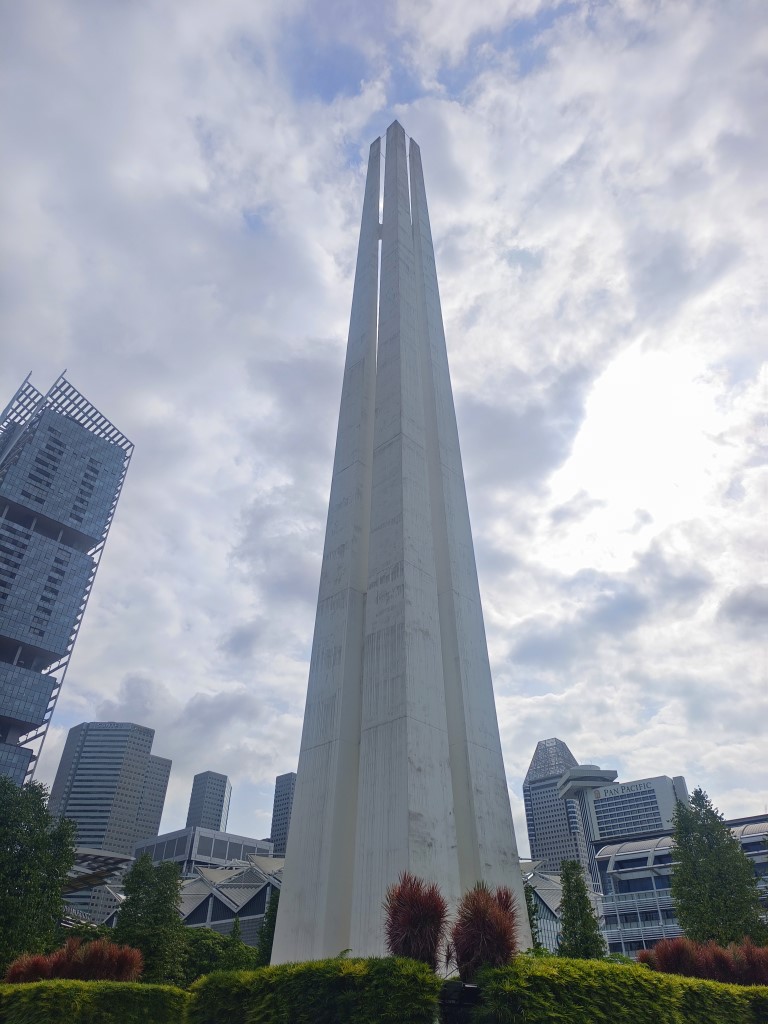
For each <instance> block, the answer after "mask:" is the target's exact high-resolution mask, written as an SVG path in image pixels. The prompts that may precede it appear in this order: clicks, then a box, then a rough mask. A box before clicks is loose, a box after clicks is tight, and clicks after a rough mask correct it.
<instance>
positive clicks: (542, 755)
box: [523, 737, 616, 872]
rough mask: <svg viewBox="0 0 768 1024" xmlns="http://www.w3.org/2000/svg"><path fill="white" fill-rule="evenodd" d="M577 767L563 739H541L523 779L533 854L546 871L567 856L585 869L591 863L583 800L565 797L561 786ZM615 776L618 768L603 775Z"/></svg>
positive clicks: (556, 868) (606, 778)
mask: <svg viewBox="0 0 768 1024" xmlns="http://www.w3.org/2000/svg"><path fill="white" fill-rule="evenodd" d="M576 768H578V762H577V760H576V758H575V757H574V756H573V754H572V753H571V752H570V750H569V749H568V747H567V746H566V744H565V743H563V741H562V740H559V739H557V738H556V737H552V738H551V739H548V740H539V742H538V743H537V744H536V750H535V751H534V754H533V757H532V759H531V763H530V766H529V768H528V771H527V773H526V776H525V779H524V781H523V801H524V803H525V819H526V824H527V826H528V841H529V843H530V846H531V858H532V859H533V860H536V861H541V868H542V870H544V871H554V872H559V871H560V864H561V863H562V861H564V860H577V861H579V863H580V864H582V865H583V867H584V868H585V869H586V868H587V866H588V864H589V851H588V846H587V837H586V836H585V831H584V821H583V818H582V813H581V809H580V807H579V802H578V800H576V799H573V798H570V799H567V800H564V799H563V798H562V797H561V796H560V794H559V793H558V790H557V785H558V783H559V782H560V779H561V778H562V777H563V774H564V773H565V772H567V771H569V770H570V769H576ZM598 770H599V769H598ZM615 778H616V772H609V773H606V774H604V775H603V776H601V780H602V782H610V781H612V780H613V779H615ZM594 784H595V785H600V784H601V782H595V783H594Z"/></svg>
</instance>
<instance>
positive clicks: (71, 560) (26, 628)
mask: <svg viewBox="0 0 768 1024" xmlns="http://www.w3.org/2000/svg"><path fill="white" fill-rule="evenodd" d="M132 451H133V445H132V444H131V442H130V441H129V440H128V439H127V438H126V437H125V436H124V435H123V434H121V433H120V431H119V430H118V429H117V428H116V427H115V426H114V425H113V424H112V423H110V421H109V420H108V419H107V418H106V417H105V416H103V415H102V414H101V413H100V412H99V411H98V409H96V408H95V407H94V406H93V405H91V403H90V402H89V401H88V400H87V399H86V398H84V396H83V395H81V394H80V392H79V391H77V389H76V388H74V387H73V386H72V385H71V384H70V383H69V381H68V380H67V379H66V378H65V377H63V376H62V377H60V378H59V379H58V380H57V381H56V382H55V384H54V385H53V387H52V388H51V389H50V391H48V393H47V394H43V393H42V392H40V391H38V390H37V388H35V387H33V386H32V385H31V384H30V383H29V380H25V381H24V383H23V384H22V385H21V387H20V388H19V390H18V391H17V392H16V394H15V395H14V396H13V398H12V399H11V401H10V403H9V404H8V406H7V407H6V409H5V410H4V411H3V412H2V414H0V773H2V774H3V775H7V776H8V777H10V778H11V779H13V780H14V781H15V782H16V783H18V784H19V785H21V784H22V783H23V782H24V781H25V780H27V781H28V780H29V779H31V778H32V775H33V773H34V766H35V762H36V760H37V757H38V755H39V753H40V748H41V747H42V744H43V741H44V739H45V734H46V732H47V729H48V724H49V722H50V720H51V716H52V714H53V709H54V707H55V704H56V699H57V697H58V694H59V690H60V688H61V684H62V681H63V678H64V674H65V672H66V668H67V664H68V661H69V657H70V654H71V652H72V647H73V644H74V642H75V638H76V636H77V632H78V630H79V628H80V623H81V621H82V617H83V612H84V610H85V605H86V602H87V600H88V595H89V593H90V591H91V587H92V585H93V580H94V577H95V574H96V569H97V567H98V564H99V559H100V557H101V553H102V551H103V548H104V544H105V542H106V539H107V533H108V532H109V527H110V524H111V522H112V518H113V516H114V513H115V507H116V505H117V500H118V497H119V495H120V489H121V487H122V484H123V480H124V478H125V474H126V471H127V469H128V464H129V462H130V458H131V453H132Z"/></svg>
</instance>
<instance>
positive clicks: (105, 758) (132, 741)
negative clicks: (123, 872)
mask: <svg viewBox="0 0 768 1024" xmlns="http://www.w3.org/2000/svg"><path fill="white" fill-rule="evenodd" d="M154 735H155V733H154V730H153V729H147V728H146V727H145V726H143V725H134V724H132V723H131V722H83V723H82V724H81V725H76V726H74V727H73V728H72V729H70V730H69V735H68V736H67V741H66V743H65V744H64V752H63V753H62V755H61V761H60V762H59V767H58V770H57V772H56V778H55V779H54V782H53V788H52V789H51V796H50V800H49V801H48V808H49V810H50V811H51V813H52V814H55V815H59V816H61V817H63V818H69V819H70V820H72V821H74V822H75V824H76V825H77V842H78V845H79V846H84V847H87V848H88V849H91V850H110V851H111V852H113V853H124V854H128V855H131V854H133V849H134V846H135V845H136V843H137V842H138V841H139V839H144V838H147V837H148V836H151V835H157V831H158V829H159V827H160V819H161V817H162V814H163V803H164V802H165V792H166V788H167V786H168V776H169V775H170V772H171V762H170V761H169V760H168V759H167V758H164V757H156V756H154V755H153V754H152V752H151V751H152V740H153V739H154Z"/></svg>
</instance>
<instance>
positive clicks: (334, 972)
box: [189, 957, 441, 1024]
mask: <svg viewBox="0 0 768 1024" xmlns="http://www.w3.org/2000/svg"><path fill="white" fill-rule="evenodd" d="M440 987H441V982H440V980H439V979H438V978H436V977H435V975H434V974H433V973H432V971H431V970H430V969H429V968H428V967H427V966H426V964H421V963H417V962H416V961H415V960H404V959H398V958H395V957H387V958H371V959H366V960H355V959H335V960H314V961H310V962H309V963H302V964H282V965H280V966H277V967H263V968H260V969H259V970H256V971H231V972H226V973H221V974H211V975H208V977H206V978H201V979H200V980H199V981H196V982H195V984H194V985H193V986H192V988H191V994H192V1002H191V1005H190V1010H189V1021H190V1024H284V1022H286V1021H289V1022H290V1024H374V1022H375V1024H403V1021H408V1022H409V1024H433V1021H434V1019H435V1016H436V1013H437V1005H438V997H439V994H440Z"/></svg>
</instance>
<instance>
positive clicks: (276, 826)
mask: <svg viewBox="0 0 768 1024" xmlns="http://www.w3.org/2000/svg"><path fill="white" fill-rule="evenodd" d="M295 790H296V772H286V773H285V775H278V776H277V778H276V779H275V799H274V802H273V804H272V831H271V832H270V839H271V840H272V843H273V844H274V855H275V857H284V856H285V848H286V844H287V842H288V828H289V826H290V824H291V811H292V810H293V794H294V792H295Z"/></svg>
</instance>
